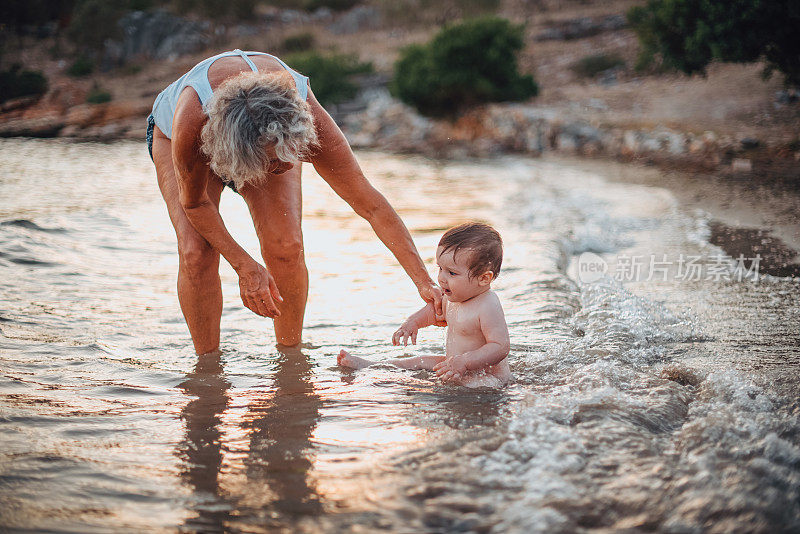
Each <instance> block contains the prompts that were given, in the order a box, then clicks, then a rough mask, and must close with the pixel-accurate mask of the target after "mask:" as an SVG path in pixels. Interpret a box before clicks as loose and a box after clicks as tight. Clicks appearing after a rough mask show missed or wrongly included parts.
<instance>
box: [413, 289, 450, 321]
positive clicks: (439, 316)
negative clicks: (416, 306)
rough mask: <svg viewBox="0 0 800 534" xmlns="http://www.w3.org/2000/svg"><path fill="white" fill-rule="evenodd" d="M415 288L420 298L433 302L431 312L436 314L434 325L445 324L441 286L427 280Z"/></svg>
mask: <svg viewBox="0 0 800 534" xmlns="http://www.w3.org/2000/svg"><path fill="white" fill-rule="evenodd" d="M417 290H418V291H419V296H420V297H422V300H424V301H425V302H432V303H433V312H434V314H436V323H434V324H435V325H436V326H447V321H445V318H444V312H443V311H442V294H443V293H442V288H440V287H439V286H437V285H436V284H434V283H433V282H427V283H425V284H423V285H420V286H417Z"/></svg>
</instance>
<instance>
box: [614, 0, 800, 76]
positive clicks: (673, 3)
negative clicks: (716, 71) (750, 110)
mask: <svg viewBox="0 0 800 534" xmlns="http://www.w3.org/2000/svg"><path fill="white" fill-rule="evenodd" d="M628 21H629V22H630V24H631V26H632V27H633V29H634V31H636V33H637V35H638V37H639V43H640V46H641V51H640V55H639V59H638V61H637V65H636V66H637V68H639V69H643V68H649V67H653V66H661V67H664V68H668V69H677V70H681V71H683V72H685V73H687V74H691V73H695V72H701V73H702V72H704V71H705V68H706V66H707V65H708V64H709V63H710V62H711V61H712V60H714V59H717V60H721V61H733V62H750V61H756V60H758V59H760V58H763V59H765V60H766V62H767V70H766V74H769V72H771V71H772V70H779V71H780V72H782V73H783V74H784V75H785V76H786V80H787V82H789V83H791V84H795V85H797V84H800V39H797V36H796V29H797V28H798V27H800V2H797V1H796V0H769V1H763V0H648V1H647V4H646V5H644V6H636V7H633V8H631V9H630V10H629V11H628Z"/></svg>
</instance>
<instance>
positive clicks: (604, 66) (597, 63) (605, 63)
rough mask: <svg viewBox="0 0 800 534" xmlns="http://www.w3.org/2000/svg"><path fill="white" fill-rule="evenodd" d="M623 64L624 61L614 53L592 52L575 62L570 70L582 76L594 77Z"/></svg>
mask: <svg viewBox="0 0 800 534" xmlns="http://www.w3.org/2000/svg"><path fill="white" fill-rule="evenodd" d="M624 66H625V61H624V60H623V59H622V58H621V57H619V56H618V55H616V54H594V55H591V56H586V57H584V58H582V59H580V60H578V61H577V62H575V64H574V65H572V71H573V72H575V74H577V75H578V76H580V77H582V78H594V77H595V76H597V75H598V74H600V73H601V72H603V71H607V70H608V69H613V68H615V67H624Z"/></svg>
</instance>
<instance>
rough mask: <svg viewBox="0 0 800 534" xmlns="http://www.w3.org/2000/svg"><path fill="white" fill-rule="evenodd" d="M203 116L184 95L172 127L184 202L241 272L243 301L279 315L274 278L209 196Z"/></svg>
mask: <svg viewBox="0 0 800 534" xmlns="http://www.w3.org/2000/svg"><path fill="white" fill-rule="evenodd" d="M186 96H187V97H188V96H190V95H186ZM191 96H194V95H191ZM203 118H204V115H203V111H202V107H201V105H200V102H199V101H198V100H197V98H186V97H184V98H181V101H180V102H179V104H178V106H177V108H176V111H175V115H174V118H173V127H172V161H173V164H174V167H175V177H176V180H177V182H178V188H179V192H180V203H181V206H182V207H183V211H184V213H185V214H186V218H187V219H189V222H190V223H191V224H192V226H193V227H194V228H195V230H197V232H198V233H199V234H200V235H202V236H203V237H204V238H205V240H206V241H208V242H209V244H210V245H211V246H212V247H213V248H214V250H216V251H217V252H219V253H220V254H221V255H222V257H224V258H225V260H226V261H227V262H228V263H230V264H231V267H233V269H234V270H235V271H236V273H237V274H238V275H239V290H240V293H241V297H242V302H243V303H244V305H245V306H247V307H248V308H249V309H250V310H252V311H253V312H254V313H256V314H258V315H261V316H264V317H277V316H279V315H280V311H278V308H277V307H276V305H275V303H274V302H273V299H275V300H278V301H281V300H282V299H281V297H280V293H279V292H278V287H277V286H276V285H275V281H274V279H273V278H272V276H271V275H270V274H269V272H268V271H267V270H266V269H265V268H264V267H263V266H262V265H261V264H259V263H258V262H257V261H255V260H254V259H253V258H252V257H251V256H250V255H249V254H248V253H247V251H245V250H244V249H243V248H242V247H241V246H240V245H239V244H238V243H237V242H236V241H235V240H234V239H233V237H231V235H230V233H228V229H227V228H225V223H224V222H223V221H222V217H221V216H220V213H219V209H218V208H217V206H216V204H214V202H212V201H211V199H210V198H209V196H208V192H207V190H206V186H207V185H208V179H209V175H210V172H211V171H210V170H209V168H208V163H207V161H206V160H205V158H204V157H203V156H202V154H201V153H200V130H201V128H202V126H203Z"/></svg>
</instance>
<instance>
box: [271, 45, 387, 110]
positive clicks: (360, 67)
mask: <svg viewBox="0 0 800 534" xmlns="http://www.w3.org/2000/svg"><path fill="white" fill-rule="evenodd" d="M284 59H285V60H286V63H287V64H289V65H290V66H291V67H292V68H293V69H295V70H297V71H298V72H302V73H303V74H305V75H306V76H308V77H309V78H310V79H311V87H312V88H313V90H314V95H315V96H316V97H317V100H319V102H320V103H321V104H322V105H330V104H336V103H338V102H342V101H344V100H348V99H350V98H353V97H354V96H355V95H356V93H357V92H358V87H356V86H355V85H354V84H353V82H352V81H351V78H352V76H353V75H354V74H365V73H369V72H372V64H371V63H360V62H359V61H358V58H356V57H355V56H350V55H345V54H331V55H322V54H319V53H317V52H302V53H297V54H289V55H288V56H286V57H285V58H284Z"/></svg>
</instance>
